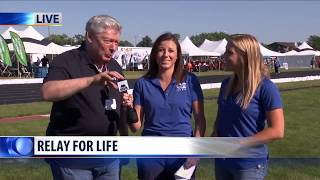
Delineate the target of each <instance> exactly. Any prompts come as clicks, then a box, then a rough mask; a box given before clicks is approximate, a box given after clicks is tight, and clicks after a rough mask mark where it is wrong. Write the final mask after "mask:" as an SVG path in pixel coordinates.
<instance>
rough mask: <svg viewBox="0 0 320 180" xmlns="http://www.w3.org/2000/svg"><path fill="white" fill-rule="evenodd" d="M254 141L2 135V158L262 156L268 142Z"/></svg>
mask: <svg viewBox="0 0 320 180" xmlns="http://www.w3.org/2000/svg"><path fill="white" fill-rule="evenodd" d="M252 142H253V141H252V140H251V139H249V138H233V137H230V138H228V137H226V138H221V137H219V138H218V137H202V138H195V137H145V136H144V137H141V136H140V137H139V136H132V137H123V136H34V137H21V136H18V137H12V136H11V137H3V136H2V137H0V157H2V158H8V157H15V158H17V157H19V158H39V157H42V158H51V157H52V158H54V157H73V158H74V157H77V158H82V157H95V158H109V157H110V158H136V157H142V158H144V157H146V158H148V157H200V158H217V157H220V158H238V157H262V156H263V153H262V154H259V153H260V152H259V151H254V149H256V148H259V146H264V145H263V144H254V143H252ZM253 147H254V148H253Z"/></svg>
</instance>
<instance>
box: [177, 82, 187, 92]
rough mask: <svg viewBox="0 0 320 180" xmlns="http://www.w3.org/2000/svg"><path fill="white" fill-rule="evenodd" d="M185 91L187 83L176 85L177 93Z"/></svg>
mask: <svg viewBox="0 0 320 180" xmlns="http://www.w3.org/2000/svg"><path fill="white" fill-rule="evenodd" d="M186 90H187V83H185V82H183V83H179V84H178V85H177V91H186Z"/></svg>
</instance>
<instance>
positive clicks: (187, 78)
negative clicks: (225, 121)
mask: <svg viewBox="0 0 320 180" xmlns="http://www.w3.org/2000/svg"><path fill="white" fill-rule="evenodd" d="M133 97H134V108H135V110H136V112H137V117H138V122H136V123H133V124H131V125H129V127H130V129H131V130H132V131H133V132H136V131H137V130H139V129H140V128H141V127H142V126H143V132H142V136H170V137H173V136H174V137H191V136H195V137H201V136H204V133H205V127H206V121H205V117H204V108H203V94H202V90H201V87H200V84H199V81H198V78H197V77H196V76H195V75H194V74H192V73H190V72H187V71H185V70H184V69H183V59H182V55H181V47H180V44H179V42H178V40H177V39H176V37H175V36H174V35H173V34H171V33H164V34H162V35H160V36H159V37H158V38H157V40H156V41H155V43H154V45H153V48H152V51H151V54H150V69H149V71H148V72H147V73H146V74H145V75H144V76H143V77H142V78H140V79H138V81H137V82H136V84H135V86H134V90H133ZM126 98H127V99H130V95H128V94H124V99H126ZM126 104H127V106H133V104H132V102H130V101H128V103H126ZM192 113H193V115H194V119H195V127H194V130H192V122H191V116H192ZM197 162H198V159H196V158H188V159H182V158H162V159H160V158H159V159H137V165H138V178H139V179H142V180H153V179H166V180H170V179H174V173H175V172H176V171H177V170H178V169H179V168H180V167H181V166H182V165H184V166H185V168H189V167H191V166H193V165H196V164H197Z"/></svg>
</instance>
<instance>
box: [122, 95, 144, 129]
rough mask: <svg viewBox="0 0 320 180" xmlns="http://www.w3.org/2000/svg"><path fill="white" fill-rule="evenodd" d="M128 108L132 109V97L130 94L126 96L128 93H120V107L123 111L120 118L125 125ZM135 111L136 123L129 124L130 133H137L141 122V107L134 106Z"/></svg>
mask: <svg viewBox="0 0 320 180" xmlns="http://www.w3.org/2000/svg"><path fill="white" fill-rule="evenodd" d="M128 108H133V96H132V94H128V93H122V107H121V109H123V111H122V112H121V116H122V121H123V122H124V123H126V125H127V124H128V123H127V117H126V115H127V110H128ZM134 108H135V110H136V113H137V114H136V115H137V118H138V121H137V122H136V123H131V124H129V128H130V129H131V131H132V132H133V133H135V132H137V131H138V130H139V129H140V128H141V124H142V123H141V121H143V108H142V106H141V105H135V106H134Z"/></svg>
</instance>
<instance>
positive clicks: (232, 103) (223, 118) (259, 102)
mask: <svg viewBox="0 0 320 180" xmlns="http://www.w3.org/2000/svg"><path fill="white" fill-rule="evenodd" d="M228 81H229V79H226V80H224V81H223V82H222V84H221V89H220V94H219V98H218V105H219V121H218V126H217V133H218V136H219V137H250V136H253V135H255V134H257V133H258V132H260V131H262V130H263V129H264V127H265V122H266V112H267V111H271V110H273V109H277V108H282V101H281V97H280V92H279V90H278V88H277V87H276V85H275V84H274V83H273V82H272V81H271V80H270V79H267V78H263V80H262V82H261V84H260V85H259V87H258V88H257V90H256V92H255V94H254V96H253V97H252V99H251V101H250V104H249V106H248V107H247V109H245V110H243V109H241V107H240V105H239V104H237V103H236V96H237V95H238V93H235V94H232V95H229V96H227V98H226V99H225V98H224V95H225V91H226V86H227V83H228ZM250 152H252V153H255V154H256V155H257V156H259V157H261V158H230V159H217V160H216V163H218V164H220V165H224V166H229V167H232V168H236V169H247V168H252V167H256V165H258V164H259V163H263V162H266V160H267V158H268V149H267V146H266V145H260V146H255V147H253V148H251V149H250Z"/></svg>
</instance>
